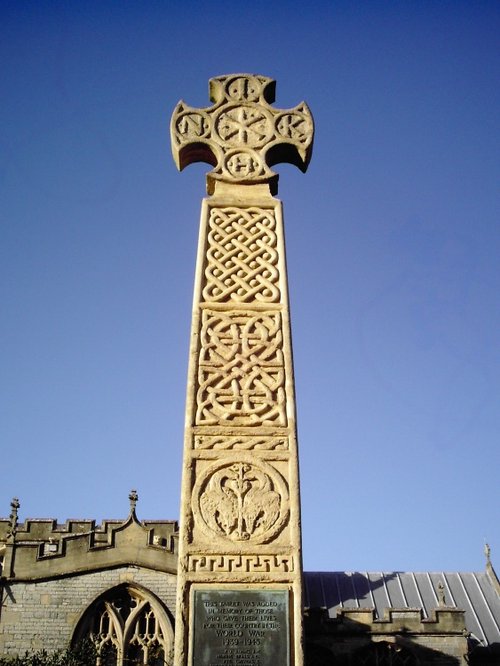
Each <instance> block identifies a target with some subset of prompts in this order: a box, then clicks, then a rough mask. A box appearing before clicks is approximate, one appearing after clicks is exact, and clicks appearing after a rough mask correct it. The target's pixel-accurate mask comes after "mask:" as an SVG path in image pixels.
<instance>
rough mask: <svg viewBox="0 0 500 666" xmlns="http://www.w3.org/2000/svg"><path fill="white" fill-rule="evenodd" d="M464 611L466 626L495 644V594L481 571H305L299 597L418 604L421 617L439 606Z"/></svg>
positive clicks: (345, 603) (330, 602) (339, 604)
mask: <svg viewBox="0 0 500 666" xmlns="http://www.w3.org/2000/svg"><path fill="white" fill-rule="evenodd" d="M440 582H442V584H443V586H444V602H445V605H446V606H448V607H453V608H460V609H463V610H464V611H465V622H466V626H467V630H468V631H469V632H471V633H472V634H473V635H474V637H475V638H476V639H478V640H479V641H480V642H481V644H483V645H493V644H497V645H498V644H500V597H499V595H498V594H497V592H496V590H495V588H494V586H493V584H492V581H491V580H490V578H489V576H488V575H487V574H486V573H439V572H437V573H436V572H432V573H408V572H388V573H381V572H370V573H360V572H345V571H336V572H305V573H304V584H305V601H306V605H307V606H309V607H311V608H320V607H323V608H327V609H328V612H329V615H330V617H335V616H336V613H337V610H338V609H339V608H374V609H375V612H376V614H377V616H378V617H383V615H384V611H385V609H386V608H422V611H423V613H424V616H425V617H429V615H430V613H431V611H432V610H433V609H435V608H437V607H438V606H439V605H440V595H441V592H440V590H439V584H440Z"/></svg>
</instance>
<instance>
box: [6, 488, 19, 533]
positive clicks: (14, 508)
mask: <svg viewBox="0 0 500 666" xmlns="http://www.w3.org/2000/svg"><path fill="white" fill-rule="evenodd" d="M20 506H21V504H20V502H19V500H18V498H17V497H13V498H12V502H11V503H10V515H9V528H8V531H7V540H8V541H14V539H15V537H16V534H17V524H18V516H17V512H18V510H19V507H20Z"/></svg>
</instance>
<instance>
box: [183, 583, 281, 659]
mask: <svg viewBox="0 0 500 666" xmlns="http://www.w3.org/2000/svg"><path fill="white" fill-rule="evenodd" d="M289 641H290V629H289V612H288V592H287V591H286V590H267V589H266V590H227V589H225V590H218V591H213V590H195V591H194V628H193V649H192V660H191V663H192V664H193V666H278V664H279V666H289V665H290V650H289Z"/></svg>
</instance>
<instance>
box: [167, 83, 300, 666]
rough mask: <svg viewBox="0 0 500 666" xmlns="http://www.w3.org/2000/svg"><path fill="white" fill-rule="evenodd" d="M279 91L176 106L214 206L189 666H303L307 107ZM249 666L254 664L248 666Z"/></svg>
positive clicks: (185, 143)
mask: <svg viewBox="0 0 500 666" xmlns="http://www.w3.org/2000/svg"><path fill="white" fill-rule="evenodd" d="M274 90H275V85H274V81H272V80H271V79H269V78H267V77H264V76H256V75H249V74H234V75H230V76H221V77H217V78H214V79H211V80H210V97H211V100H212V102H213V103H214V104H213V106H211V107H209V108H206V109H195V108H192V107H189V106H187V105H186V104H185V103H184V102H179V104H178V105H177V107H176V109H175V111H174V114H173V117H172V123H171V135H172V151H173V155H174V159H175V162H176V164H177V166H178V168H179V169H183V168H184V167H185V166H187V165H188V164H191V163H193V162H198V161H203V162H207V163H209V164H211V165H212V167H213V170H212V171H211V172H210V173H209V174H207V190H208V193H209V195H211V196H209V197H208V198H207V199H205V200H204V201H203V205H202V211H201V229H200V240H199V251H198V262H197V268H196V280H195V295H194V311H193V321H192V335H191V349H190V362H189V375H188V391H187V404H186V426H185V439H184V463H183V478H182V497H181V521H180V536H179V567H178V594H177V611H176V630H175V642H176V646H175V664H176V666H188V665H189V666H208V665H209V664H214V663H218V664H219V663H220V664H231V665H233V664H235V665H237V664H239V663H245V664H246V663H255V664H259V665H260V666H271V665H272V666H302V664H303V651H302V558H301V533H300V503H299V475H298V456H297V436H296V423H295V396H294V380H293V367H292V350H291V340H290V322H289V306H288V289H287V287H288V285H287V279H286V265H285V252H284V238H283V220H282V208H281V203H280V201H278V200H277V199H275V198H274V197H273V194H275V192H276V189H277V180H278V176H277V174H275V173H273V172H272V171H271V168H270V167H272V166H273V165H275V164H277V163H278V162H289V163H292V164H295V165H297V166H298V167H299V168H300V169H301V170H302V171H305V170H306V168H307V165H308V163H309V159H310V156H311V150H312V141H313V121H312V117H311V114H310V112H309V109H308V108H307V106H306V104H304V103H301V104H299V105H298V106H297V107H295V108H293V109H287V110H279V109H274V108H272V107H271V106H270V104H271V103H272V102H273V101H274ZM249 655H250V656H249Z"/></svg>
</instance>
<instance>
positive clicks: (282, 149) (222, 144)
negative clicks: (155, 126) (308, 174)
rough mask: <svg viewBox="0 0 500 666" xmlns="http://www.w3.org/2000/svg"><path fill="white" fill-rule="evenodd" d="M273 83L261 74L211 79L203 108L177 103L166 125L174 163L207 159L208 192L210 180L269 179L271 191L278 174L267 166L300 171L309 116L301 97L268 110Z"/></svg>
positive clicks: (308, 144)
mask: <svg viewBox="0 0 500 666" xmlns="http://www.w3.org/2000/svg"><path fill="white" fill-rule="evenodd" d="M274 95H275V82H274V81H273V80H272V79H269V78H267V77H265V76H249V75H247V74H236V75H233V76H220V77H216V78H213V79H210V99H211V101H212V102H214V105H213V106H212V107H210V108H208V109H195V108H192V107H190V106H187V105H186V104H185V103H184V102H179V104H178V105H177V107H176V109H175V111H174V114H173V117H172V124H171V136H172V150H173V154H174V159H175V163H176V164H177V167H178V168H179V169H183V168H184V167H185V166H187V165H188V164H192V163H193V162H207V163H208V164H212V165H213V167H214V169H213V171H211V172H210V173H209V174H208V188H207V189H208V193H209V194H213V191H214V181H217V180H219V181H223V182H226V183H236V184H238V183H241V184H243V183H245V184H256V183H270V184H271V188H272V192H273V193H275V191H276V185H275V183H276V180H277V176H276V174H274V173H273V172H272V171H271V169H270V168H269V167H270V166H273V165H274V164H278V163H279V162H289V163H291V164H295V165H296V166H298V167H299V169H301V170H302V171H305V170H306V168H307V165H308V164H309V159H310V157H311V150H312V140H313V120H312V116H311V113H310V111H309V109H308V107H307V105H306V104H305V103H304V102H302V103H301V104H299V105H298V106H296V107H295V108H293V109H286V110H284V109H273V108H272V107H271V106H270V104H272V102H274Z"/></svg>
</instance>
